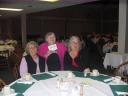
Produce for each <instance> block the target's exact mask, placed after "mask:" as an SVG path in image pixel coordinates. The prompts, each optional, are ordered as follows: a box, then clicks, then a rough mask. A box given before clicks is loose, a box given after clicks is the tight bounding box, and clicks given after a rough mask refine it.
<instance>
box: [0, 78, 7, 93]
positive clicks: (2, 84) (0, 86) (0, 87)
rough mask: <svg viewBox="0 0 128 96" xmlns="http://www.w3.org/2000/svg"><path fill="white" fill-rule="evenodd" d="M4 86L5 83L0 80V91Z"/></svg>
mask: <svg viewBox="0 0 128 96" xmlns="http://www.w3.org/2000/svg"><path fill="white" fill-rule="evenodd" d="M5 85H6V83H5V82H4V81H3V80H2V79H1V78H0V91H1V90H2V88H3V87H4V86H5Z"/></svg>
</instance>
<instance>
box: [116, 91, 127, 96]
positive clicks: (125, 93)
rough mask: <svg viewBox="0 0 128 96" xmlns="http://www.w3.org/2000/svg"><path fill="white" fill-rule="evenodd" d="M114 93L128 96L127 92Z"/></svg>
mask: <svg viewBox="0 0 128 96" xmlns="http://www.w3.org/2000/svg"><path fill="white" fill-rule="evenodd" d="M116 93H117V94H118V95H128V92H120V91H116Z"/></svg>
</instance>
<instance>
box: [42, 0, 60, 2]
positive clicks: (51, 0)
mask: <svg viewBox="0 0 128 96" xmlns="http://www.w3.org/2000/svg"><path fill="white" fill-rule="evenodd" d="M40 1H46V2H57V1H59V0H40Z"/></svg>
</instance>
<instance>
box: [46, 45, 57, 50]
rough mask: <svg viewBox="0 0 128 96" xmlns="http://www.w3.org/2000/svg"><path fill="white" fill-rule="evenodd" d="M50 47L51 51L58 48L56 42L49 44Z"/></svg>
mask: <svg viewBox="0 0 128 96" xmlns="http://www.w3.org/2000/svg"><path fill="white" fill-rule="evenodd" d="M48 49H49V50H50V51H55V50H57V46H56V44H53V45H50V46H48Z"/></svg>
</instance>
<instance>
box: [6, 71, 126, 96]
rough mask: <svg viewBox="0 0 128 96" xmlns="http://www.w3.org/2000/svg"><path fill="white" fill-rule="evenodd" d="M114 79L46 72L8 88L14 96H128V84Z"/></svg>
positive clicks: (106, 76)
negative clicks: (12, 91)
mask: <svg viewBox="0 0 128 96" xmlns="http://www.w3.org/2000/svg"><path fill="white" fill-rule="evenodd" d="M69 73H72V74H73V76H72V78H70V77H69ZM114 78H115V77H111V76H108V75H105V74H99V75H97V76H94V75H92V73H91V72H90V73H87V74H86V75H85V73H84V72H78V71H48V72H42V73H38V74H33V75H31V79H30V80H24V79H23V77H22V78H19V79H17V80H16V81H14V82H12V83H11V84H9V85H8V86H10V88H11V89H13V90H14V94H15V95H14V96H128V84H127V83H125V82H123V81H120V82H119V83H116V82H115V81H114ZM81 86H82V87H81ZM77 93H79V94H77ZM122 94H125V95H122ZM11 96H13V95H11Z"/></svg>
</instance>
